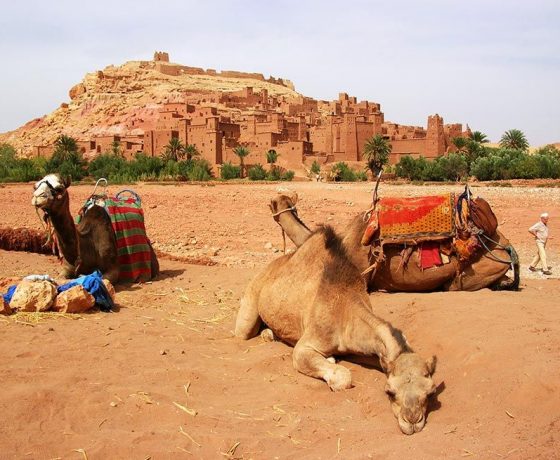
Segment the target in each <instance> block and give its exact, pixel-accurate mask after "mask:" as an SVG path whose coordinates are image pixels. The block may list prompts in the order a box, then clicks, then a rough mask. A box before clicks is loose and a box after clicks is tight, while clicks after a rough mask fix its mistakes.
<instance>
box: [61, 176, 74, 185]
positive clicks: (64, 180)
mask: <svg viewBox="0 0 560 460" xmlns="http://www.w3.org/2000/svg"><path fill="white" fill-rule="evenodd" d="M62 183H63V185H64V188H68V187H70V184H71V183H72V176H66V177H63V178H62Z"/></svg>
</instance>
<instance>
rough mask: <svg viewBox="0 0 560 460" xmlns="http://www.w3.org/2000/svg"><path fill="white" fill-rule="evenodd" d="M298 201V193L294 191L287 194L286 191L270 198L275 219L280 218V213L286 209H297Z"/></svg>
mask: <svg viewBox="0 0 560 460" xmlns="http://www.w3.org/2000/svg"><path fill="white" fill-rule="evenodd" d="M297 201H298V195H297V193H296V192H293V193H292V194H291V195H285V194H284V193H280V192H279V193H278V196H276V197H275V198H273V199H272V200H270V205H269V207H270V210H271V211H272V215H273V217H274V220H278V215H279V214H281V213H282V212H285V211H293V210H294V209H295V206H296V203H297Z"/></svg>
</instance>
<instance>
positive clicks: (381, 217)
mask: <svg viewBox="0 0 560 460" xmlns="http://www.w3.org/2000/svg"><path fill="white" fill-rule="evenodd" d="M368 214H369V215H368ZM366 217H367V218H368V223H367V225H366V229H365V231H364V234H363V236H362V240H361V242H362V245H364V246H371V247H372V254H374V255H375V256H377V257H376V260H377V261H380V260H382V258H383V247H384V246H385V245H399V246H403V247H404V249H403V251H402V252H401V256H402V258H403V264H402V265H403V267H404V266H405V265H406V263H407V262H408V259H409V258H410V256H411V254H412V252H413V250H414V249H415V248H418V264H419V266H420V267H421V268H422V269H426V268H430V267H433V266H438V265H442V264H443V263H446V262H448V261H449V256H451V255H455V256H457V258H458V259H459V262H460V264H461V265H462V266H465V265H468V263H469V261H470V260H471V259H472V258H473V257H474V255H475V254H476V252H477V251H478V249H479V247H480V242H479V235H480V234H481V233H484V234H486V235H494V234H495V232H496V229H497V227H498V221H497V219H496V216H495V215H494V212H493V211H492V209H491V207H490V205H489V204H488V202H486V201H485V200H484V199H483V198H480V197H477V198H473V197H472V194H471V192H470V190H469V189H468V186H466V187H465V191H464V192H463V193H461V194H460V195H459V196H456V195H455V194H454V193H447V194H442V195H435V196H424V197H418V198H390V197H388V198H381V199H378V200H377V201H376V203H374V205H373V206H372V208H371V209H370V210H369V211H368V213H366ZM376 266H377V262H376V263H374V264H373V265H372V266H371V267H370V268H369V269H368V270H366V272H367V271H371V270H375V269H376Z"/></svg>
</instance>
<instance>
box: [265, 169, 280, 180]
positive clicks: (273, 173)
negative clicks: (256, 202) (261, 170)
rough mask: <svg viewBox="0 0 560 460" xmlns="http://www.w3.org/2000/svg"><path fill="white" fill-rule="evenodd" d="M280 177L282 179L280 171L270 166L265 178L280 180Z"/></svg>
mask: <svg viewBox="0 0 560 460" xmlns="http://www.w3.org/2000/svg"><path fill="white" fill-rule="evenodd" d="M281 179H282V171H281V170H280V169H279V168H277V167H275V166H272V168H271V169H270V171H269V172H268V174H267V175H266V180H281Z"/></svg>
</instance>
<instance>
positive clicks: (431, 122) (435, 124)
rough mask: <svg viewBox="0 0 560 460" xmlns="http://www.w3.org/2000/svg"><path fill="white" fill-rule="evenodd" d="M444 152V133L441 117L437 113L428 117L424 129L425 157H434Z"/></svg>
mask: <svg viewBox="0 0 560 460" xmlns="http://www.w3.org/2000/svg"><path fill="white" fill-rule="evenodd" d="M444 153H445V135H444V132H443V118H441V117H440V116H439V115H438V114H435V115H431V116H429V117H428V129H427V130H426V151H425V156H426V158H436V157H438V156H441V155H443V154H444Z"/></svg>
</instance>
